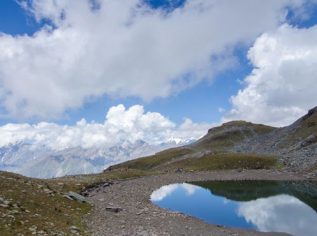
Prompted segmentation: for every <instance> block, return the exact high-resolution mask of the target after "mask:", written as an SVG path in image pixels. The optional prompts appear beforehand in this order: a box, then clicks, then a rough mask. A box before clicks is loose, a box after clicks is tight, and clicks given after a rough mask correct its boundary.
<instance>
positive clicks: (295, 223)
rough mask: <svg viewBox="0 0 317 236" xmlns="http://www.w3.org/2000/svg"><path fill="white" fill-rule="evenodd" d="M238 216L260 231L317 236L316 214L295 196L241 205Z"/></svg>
mask: <svg viewBox="0 0 317 236" xmlns="http://www.w3.org/2000/svg"><path fill="white" fill-rule="evenodd" d="M238 214H239V215H240V216H243V217H244V218H245V219H246V220H247V221H248V222H249V223H252V224H254V225H255V226H256V227H257V228H258V229H259V230H260V231H264V232H286V233H290V234H292V235H295V236H300V235H316V234H317V228H316V225H315V224H316V221H317V215H316V212H315V211H314V210H313V209H312V208H310V207H309V206H307V205H306V204H305V203H303V202H301V201H300V200H298V199H297V198H295V197H293V196H289V195H278V196H273V197H268V198H262V199H257V200H254V201H249V202H246V203H241V205H240V206H239V209H238ZM294 214H296V215H294Z"/></svg>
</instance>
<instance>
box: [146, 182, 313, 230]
mask: <svg viewBox="0 0 317 236" xmlns="http://www.w3.org/2000/svg"><path fill="white" fill-rule="evenodd" d="M151 201H152V202H153V203H154V204H156V205H158V206H160V207H162V208H167V209H169V210H172V211H178V212H182V213H185V214H187V215H191V216H194V217H197V218H199V219H201V220H203V221H206V222H208V223H211V224H216V225H223V226H227V227H236V228H246V229H255V230H258V231H263V232H285V233H289V234H292V235H296V236H315V235H317V185H316V184H315V183H313V182H289V181H286V182H285V181H211V182H195V183H190V184H189V183H182V184H171V185H166V186H163V187H161V188H160V189H158V190H156V191H154V192H153V193H152V195H151Z"/></svg>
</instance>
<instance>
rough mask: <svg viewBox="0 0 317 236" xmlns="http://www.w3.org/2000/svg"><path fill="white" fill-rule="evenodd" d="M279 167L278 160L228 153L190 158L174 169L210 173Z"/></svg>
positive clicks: (181, 161)
mask: <svg viewBox="0 0 317 236" xmlns="http://www.w3.org/2000/svg"><path fill="white" fill-rule="evenodd" d="M276 166H277V158H275V157H269V156H265V157H263V156H258V155H254V154H239V153H226V154H214V155H207V156H204V157H201V158H188V159H185V160H180V161H178V162H175V163H173V164H172V166H171V167H173V168H184V169H185V170H187V171H189V170H190V171H208V170H227V169H270V168H273V167H276Z"/></svg>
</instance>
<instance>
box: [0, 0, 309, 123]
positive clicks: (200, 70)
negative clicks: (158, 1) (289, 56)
mask: <svg viewBox="0 0 317 236" xmlns="http://www.w3.org/2000/svg"><path fill="white" fill-rule="evenodd" d="M27 2H29V1H27ZM27 2H26V1H23V0H22V1H21V5H22V6H24V8H26V9H27V10H28V11H30V12H31V13H32V14H33V15H34V16H35V17H36V19H37V20H41V19H48V20H50V21H51V22H53V23H54V27H50V26H47V25H46V26H44V27H43V28H42V29H40V30H39V31H38V32H36V33H35V34H34V35H32V36H28V35H21V36H15V37H14V36H11V35H7V34H0V51H1V54H0V101H1V105H2V108H3V109H4V110H5V112H4V115H8V116H9V117H15V118H20V119H23V118H30V117H38V118H44V119H53V118H57V117H59V116H60V115H61V114H63V112H65V110H68V109H72V108H77V107H80V106H82V105H83V103H85V101H86V100H87V99H90V98H92V97H98V96H102V95H105V94H106V95H108V96H112V97H127V96H138V97H141V98H143V99H145V100H150V99H153V98H155V97H166V96H169V95H171V94H174V93H177V92H178V91H179V90H182V89H185V88H187V87H189V86H193V85H194V84H196V83H197V82H199V81H201V80H202V79H206V78H211V77H212V75H213V74H214V73H216V72H217V71H218V70H220V69H224V68H226V67H228V66H230V64H231V63H232V60H231V59H230V49H231V48H232V47H234V46H235V45H237V44H239V43H241V42H243V43H245V42H247V43H249V42H251V41H252V40H253V39H254V38H255V37H257V36H258V35H259V34H260V33H262V32H265V31H267V30H271V29H274V28H276V27H277V26H278V25H279V24H280V23H281V22H283V21H284V19H285V16H286V9H285V8H286V7H300V5H301V4H302V2H303V1H301V0H280V1H276V0H267V1H262V0H241V1H231V0H192V1H187V2H186V4H185V5H184V7H183V8H179V9H176V10H174V11H172V12H170V13H166V12H164V11H163V10H153V9H150V8H149V7H148V6H147V5H146V4H144V3H143V2H142V1H141V0H107V1H102V0H100V1H98V2H99V5H100V8H99V9H92V8H91V1H90V0H78V1H64V0H54V1H53V0H33V1H30V2H31V4H27ZM215 58H217V59H215ZM184 75H186V76H184Z"/></svg>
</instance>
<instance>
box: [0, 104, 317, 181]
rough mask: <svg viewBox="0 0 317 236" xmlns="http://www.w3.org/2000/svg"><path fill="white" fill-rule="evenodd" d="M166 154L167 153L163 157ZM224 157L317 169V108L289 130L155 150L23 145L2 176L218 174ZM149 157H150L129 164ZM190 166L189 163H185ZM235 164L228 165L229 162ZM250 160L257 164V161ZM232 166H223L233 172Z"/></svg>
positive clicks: (235, 124) (241, 125) (237, 129)
mask: <svg viewBox="0 0 317 236" xmlns="http://www.w3.org/2000/svg"><path fill="white" fill-rule="evenodd" d="M169 148H173V149H169ZM165 149H166V150H165ZM162 150H165V151H163V152H160V151H162ZM153 154H155V155H153ZM223 154H238V155H240V156H239V158H241V156H243V155H255V156H256V157H264V158H265V157H266V156H274V157H276V158H277V160H278V162H279V163H280V164H281V165H283V166H284V167H286V168H288V169H290V170H294V171H299V170H306V169H312V168H316V169H317V107H316V108H313V109H311V110H310V111H309V112H308V113H307V115H305V116H303V117H302V118H300V119H299V120H297V121H296V122H294V123H293V124H291V125H290V126H286V127H282V128H274V127H270V126H266V125H261V124H253V123H250V122H245V121H232V122H228V123H225V124H223V125H221V126H219V127H215V128H212V129H210V130H209V131H208V133H207V134H206V135H205V136H204V137H202V138H201V139H199V140H197V141H195V142H194V140H180V139H175V140H171V141H170V142H168V143H161V144H159V145H151V144H148V143H146V142H144V141H142V140H139V141H136V142H134V143H131V142H129V141H123V142H122V143H119V144H117V145H115V146H112V147H94V148H86V149H85V148H82V147H75V148H68V149H64V150H58V151H56V150H53V149H51V148H49V147H47V146H40V145H34V144H32V143H27V142H20V143H16V144H12V145H8V146H5V147H2V148H0V170H4V171H10V172H15V173H19V174H22V175H25V176H30V177H37V178H53V177H60V176H64V175H76V174H89V173H98V172H101V171H102V170H104V169H106V168H107V167H109V166H114V168H119V167H128V168H130V167H132V168H142V169H148V168H149V169H151V168H155V169H165V168H168V167H173V168H177V167H186V165H189V163H191V165H193V163H194V164H195V165H200V166H199V168H200V169H202V170H203V169H205V168H207V165H209V166H210V167H208V168H217V166H219V163H218V164H217V165H216V162H219V159H212V158H214V157H219V155H223ZM149 155H151V156H149ZM144 156H149V157H145V158H142V159H137V160H135V161H129V160H132V159H135V158H138V157H144ZM227 157H228V155H227ZM153 158H154V159H153ZM206 158H207V159H208V162H206ZM224 158H225V157H224ZM231 158H232V157H231ZM150 159H151V161H147V160H150ZM186 160H190V162H189V161H187V163H186ZM235 160H237V159H235V158H233V159H227V161H228V162H232V161H235ZM250 160H253V162H257V159H254V158H253V159H250ZM250 160H248V161H250ZM126 161H128V162H126ZM200 161H201V163H200ZM118 163H122V164H119V165H117V164H118ZM149 163H151V164H150V165H149ZM230 164H232V163H229V164H228V163H227V164H222V165H224V167H225V166H227V167H228V166H230ZM255 164H256V163H255ZM232 166H233V167H234V166H236V165H235V164H232ZM255 166H256V165H255ZM160 167H162V168H160ZM227 167H225V168H227ZM191 168H192V167H191ZM197 168H198V167H197Z"/></svg>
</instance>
